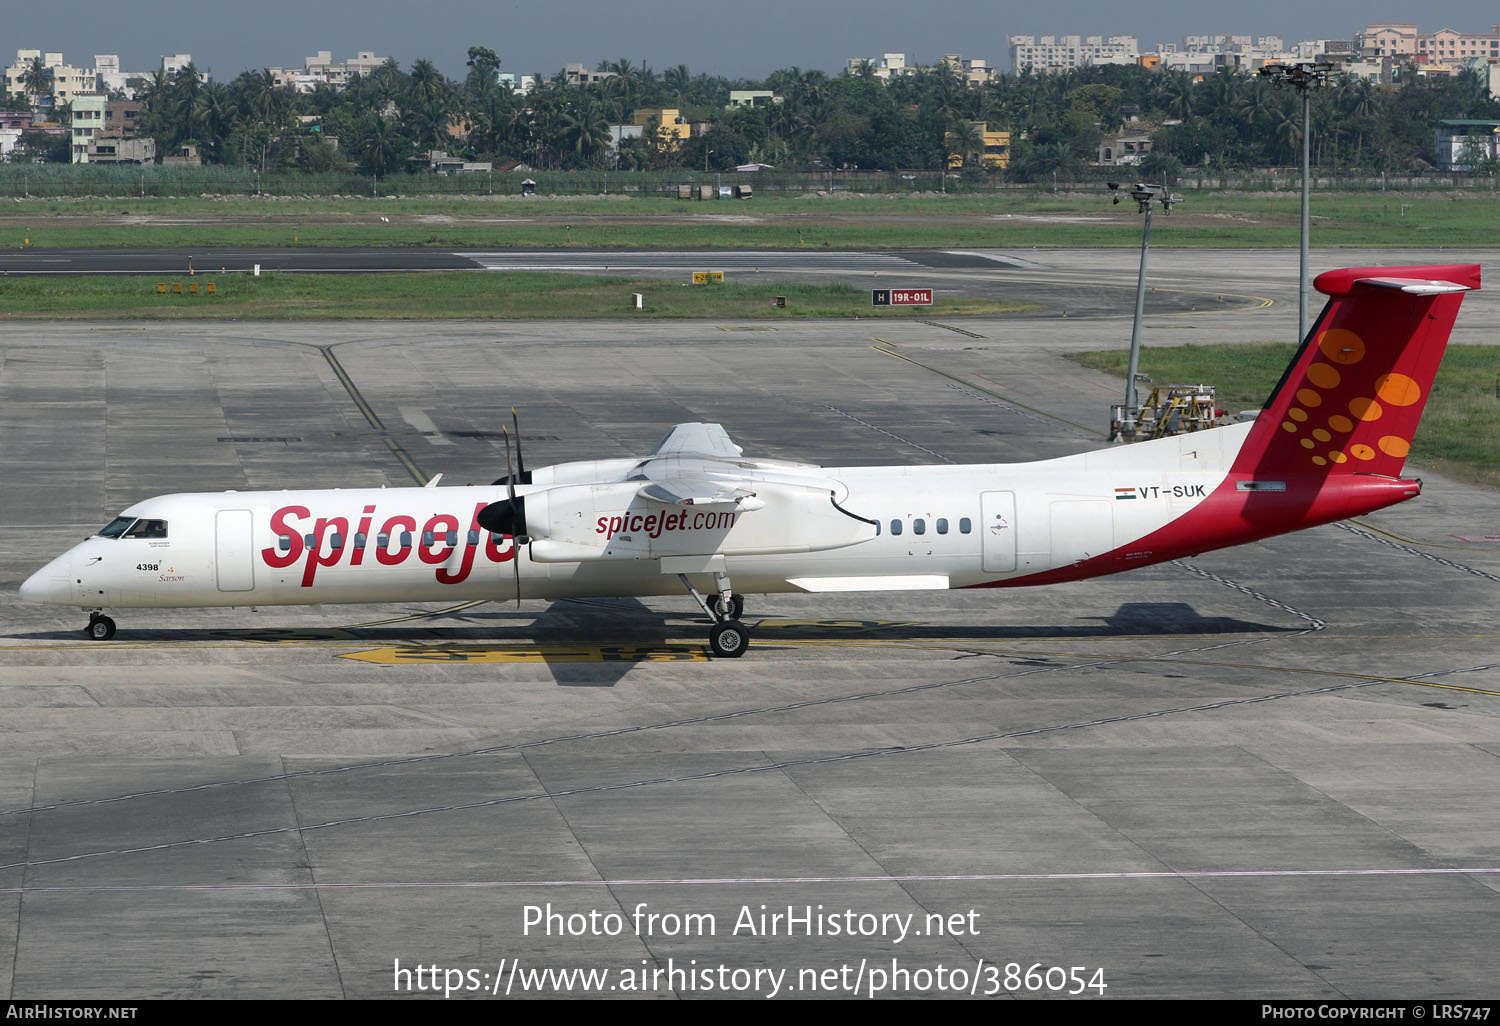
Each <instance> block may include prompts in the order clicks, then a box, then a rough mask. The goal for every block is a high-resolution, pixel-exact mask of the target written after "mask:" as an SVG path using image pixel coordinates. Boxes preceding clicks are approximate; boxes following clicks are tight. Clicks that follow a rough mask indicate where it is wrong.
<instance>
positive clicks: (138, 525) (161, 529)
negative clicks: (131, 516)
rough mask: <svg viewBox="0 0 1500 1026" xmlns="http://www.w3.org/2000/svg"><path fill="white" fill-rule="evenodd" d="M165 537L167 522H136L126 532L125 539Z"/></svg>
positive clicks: (143, 520)
mask: <svg viewBox="0 0 1500 1026" xmlns="http://www.w3.org/2000/svg"><path fill="white" fill-rule="evenodd" d="M166 536H167V522H166V521H165V520H145V519H142V520H137V521H136V522H135V523H134V524H132V525H131V526H130V530H128V531H126V532H125V534H124V537H126V538H165V537H166Z"/></svg>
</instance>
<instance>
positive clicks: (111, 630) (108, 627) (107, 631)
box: [88, 616, 115, 641]
mask: <svg viewBox="0 0 1500 1026" xmlns="http://www.w3.org/2000/svg"><path fill="white" fill-rule="evenodd" d="M88 636H89V637H90V638H91V639H93V640H94V641H108V640H109V639H110V638H112V637H114V636H115V622H114V621H113V620H111V619H110V618H109V617H107V616H95V617H92V618H91V619H90V620H89V626H88Z"/></svg>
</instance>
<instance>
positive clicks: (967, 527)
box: [958, 517, 974, 534]
mask: <svg viewBox="0 0 1500 1026" xmlns="http://www.w3.org/2000/svg"><path fill="white" fill-rule="evenodd" d="M973 529H974V524H973V522H972V521H970V520H969V518H968V517H962V518H960V520H959V521H958V533H959V534H968V533H969V532H970V531H972V530H973Z"/></svg>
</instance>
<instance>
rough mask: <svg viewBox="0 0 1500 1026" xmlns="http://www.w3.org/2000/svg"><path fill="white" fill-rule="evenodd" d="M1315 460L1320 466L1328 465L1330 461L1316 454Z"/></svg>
mask: <svg viewBox="0 0 1500 1026" xmlns="http://www.w3.org/2000/svg"><path fill="white" fill-rule="evenodd" d="M1313 462H1314V463H1316V464H1317V465H1318V466H1320V467H1326V466H1328V461H1327V460H1325V459H1324V458H1323V457H1321V456H1314V457H1313Z"/></svg>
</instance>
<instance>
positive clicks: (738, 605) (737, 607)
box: [714, 592, 745, 620]
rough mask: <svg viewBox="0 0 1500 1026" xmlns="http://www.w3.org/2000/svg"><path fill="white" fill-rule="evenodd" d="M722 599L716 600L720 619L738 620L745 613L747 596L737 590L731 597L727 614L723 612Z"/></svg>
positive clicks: (716, 610)
mask: <svg viewBox="0 0 1500 1026" xmlns="http://www.w3.org/2000/svg"><path fill="white" fill-rule="evenodd" d="M722 601H723V599H719V600H718V601H716V602H714V611H715V612H716V613H717V614H718V617H719V619H720V620H738V619H739V618H740V617H742V616H744V615H745V596H743V595H741V594H739V593H738V592H735V593H734V594H733V595H731V596H730V597H729V611H728V614H727V615H726V614H725V613H724V612H723V608H722V607H721V606H720V604H719V603H720V602H722Z"/></svg>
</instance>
